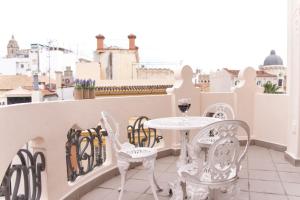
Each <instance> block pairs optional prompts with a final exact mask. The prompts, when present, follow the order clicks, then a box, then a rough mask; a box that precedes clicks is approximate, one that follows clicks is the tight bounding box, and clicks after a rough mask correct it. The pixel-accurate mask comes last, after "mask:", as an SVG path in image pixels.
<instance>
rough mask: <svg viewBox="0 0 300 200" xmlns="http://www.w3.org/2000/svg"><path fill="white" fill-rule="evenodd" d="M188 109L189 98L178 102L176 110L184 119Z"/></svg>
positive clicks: (189, 105)
mask: <svg viewBox="0 0 300 200" xmlns="http://www.w3.org/2000/svg"><path fill="white" fill-rule="evenodd" d="M190 107H191V99H190V98H183V99H179V100H178V108H179V110H180V111H181V112H182V113H183V114H184V116H185V117H186V116H187V115H186V113H187V111H188V110H189V109H190Z"/></svg>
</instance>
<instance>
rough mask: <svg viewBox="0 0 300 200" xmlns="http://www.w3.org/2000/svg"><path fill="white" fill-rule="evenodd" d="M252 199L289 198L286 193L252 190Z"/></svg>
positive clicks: (271, 199)
mask: <svg viewBox="0 0 300 200" xmlns="http://www.w3.org/2000/svg"><path fill="white" fill-rule="evenodd" d="M250 199H251V200H288V198H287V197H286V196H284V195H277V194H266V193H255V192H250Z"/></svg>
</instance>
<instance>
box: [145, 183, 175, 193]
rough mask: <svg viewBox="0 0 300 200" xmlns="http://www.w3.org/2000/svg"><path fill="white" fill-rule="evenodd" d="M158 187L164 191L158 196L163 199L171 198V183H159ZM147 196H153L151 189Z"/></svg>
mask: <svg viewBox="0 0 300 200" xmlns="http://www.w3.org/2000/svg"><path fill="white" fill-rule="evenodd" d="M158 185H159V187H160V188H161V189H162V191H161V192H158V193H157V195H158V196H163V197H168V196H169V189H170V187H169V183H168V182H164V181H163V182H162V181H158ZM146 194H152V190H151V188H149V189H148V190H147V191H146Z"/></svg>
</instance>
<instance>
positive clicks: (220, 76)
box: [209, 69, 233, 92]
mask: <svg viewBox="0 0 300 200" xmlns="http://www.w3.org/2000/svg"><path fill="white" fill-rule="evenodd" d="M209 80H210V84H209V91H210V92H230V91H231V87H232V86H233V84H232V78H231V75H230V74H229V73H228V72H227V71H226V70H224V69H222V70H220V71H216V72H212V73H210V75H209Z"/></svg>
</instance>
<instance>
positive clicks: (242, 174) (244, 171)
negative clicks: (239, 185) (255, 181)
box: [239, 168, 248, 178]
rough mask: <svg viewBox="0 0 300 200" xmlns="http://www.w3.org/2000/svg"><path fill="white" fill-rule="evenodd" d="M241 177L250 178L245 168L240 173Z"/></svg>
mask: <svg viewBox="0 0 300 200" xmlns="http://www.w3.org/2000/svg"><path fill="white" fill-rule="evenodd" d="M239 177H240V178H248V170H247V169H244V168H243V169H242V170H241V171H240V172H239Z"/></svg>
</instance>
